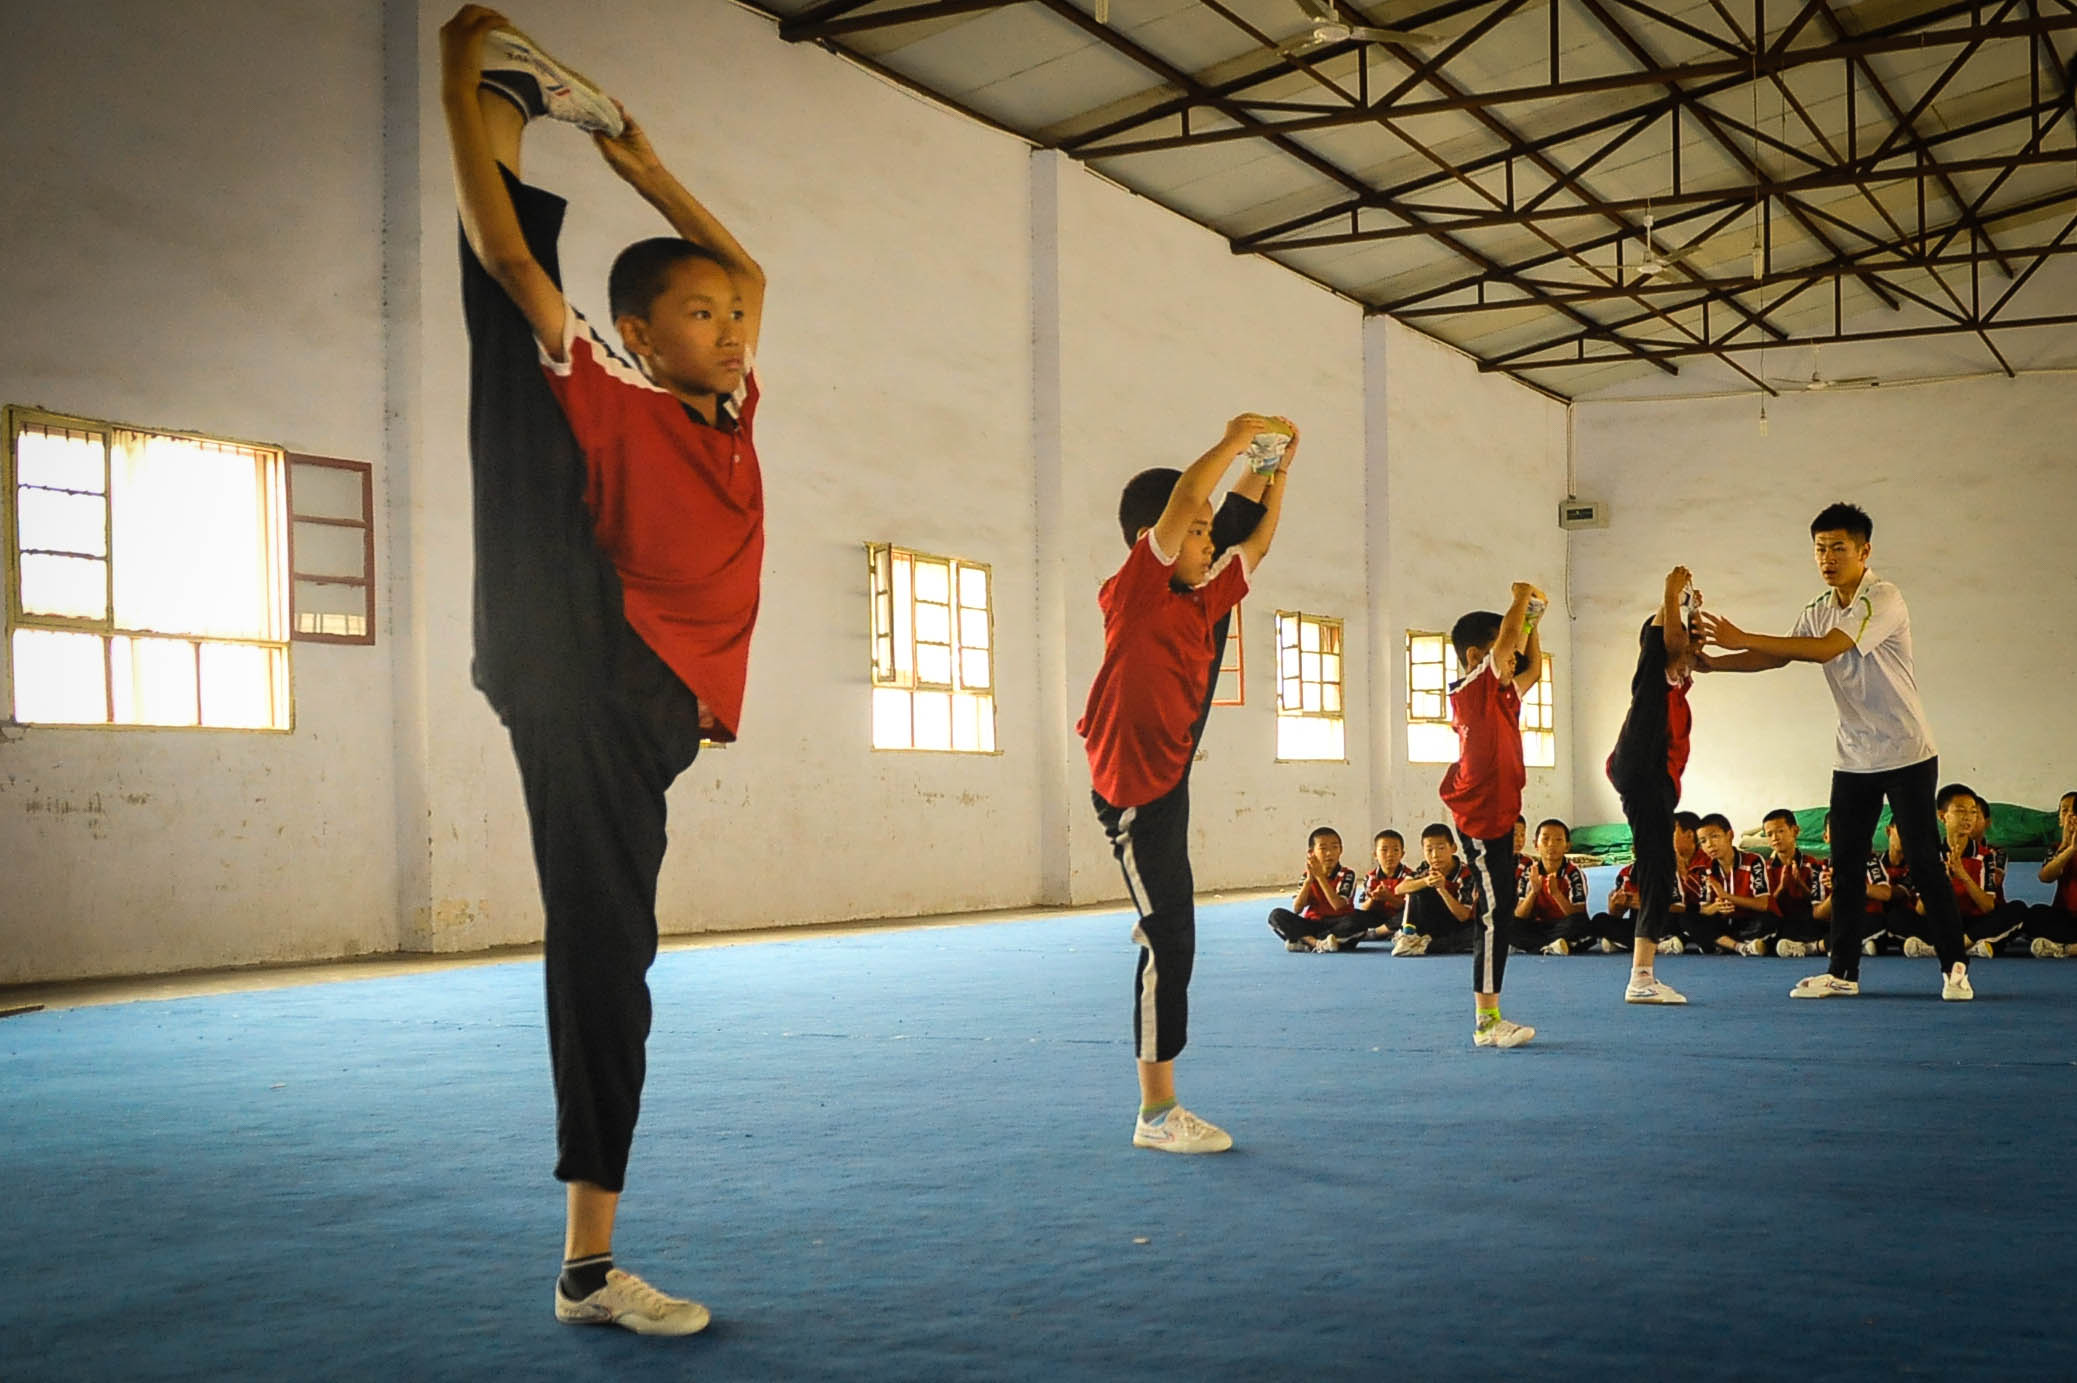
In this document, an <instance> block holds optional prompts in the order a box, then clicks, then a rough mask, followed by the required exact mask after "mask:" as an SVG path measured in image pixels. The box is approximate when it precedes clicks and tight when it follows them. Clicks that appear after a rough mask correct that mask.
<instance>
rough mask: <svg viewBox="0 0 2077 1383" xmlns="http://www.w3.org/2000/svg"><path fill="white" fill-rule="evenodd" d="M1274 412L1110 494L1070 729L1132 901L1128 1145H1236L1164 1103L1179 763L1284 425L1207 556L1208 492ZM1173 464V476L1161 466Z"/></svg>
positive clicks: (1238, 590)
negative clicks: (1082, 688)
mask: <svg viewBox="0 0 2077 1383" xmlns="http://www.w3.org/2000/svg"><path fill="white" fill-rule="evenodd" d="M1269 426H1270V421H1269V420H1268V419H1266V418H1263V417H1261V416H1259V415H1257V414H1253V413H1244V414H1242V415H1241V416H1239V417H1237V418H1235V419H1234V420H1233V421H1232V422H1230V423H1228V424H1227V425H1226V435H1225V436H1224V437H1223V438H1221V439H1220V440H1219V443H1218V445H1217V446H1215V447H1213V448H1212V449H1211V450H1210V451H1208V452H1206V453H1205V454H1204V455H1202V456H1200V457H1198V458H1197V460H1196V461H1194V462H1192V463H1191V464H1190V467H1189V469H1188V470H1185V471H1184V472H1183V473H1182V474H1181V475H1180V476H1178V477H1177V478H1176V479H1175V480H1174V482H1173V483H1172V484H1171V483H1169V482H1168V480H1167V475H1166V474H1161V473H1149V474H1153V475H1154V476H1155V479H1156V481H1157V482H1158V483H1157V484H1151V485H1150V484H1147V483H1144V482H1145V481H1146V480H1147V475H1146V474H1143V475H1139V476H1135V477H1133V479H1132V480H1131V481H1130V482H1128V483H1127V484H1126V486H1125V491H1124V493H1123V494H1122V495H1121V496H1120V497H1119V503H1118V526H1119V528H1120V530H1121V534H1122V536H1123V537H1124V539H1125V543H1126V546H1127V547H1129V548H1130V549H1131V552H1130V554H1129V555H1128V556H1127V557H1126V559H1125V564H1124V565H1123V566H1122V567H1120V568H1118V571H1117V574H1116V575H1114V576H1112V577H1111V579H1110V580H1108V581H1106V582H1105V583H1104V585H1103V589H1102V591H1101V592H1099V593H1098V595H1097V604H1098V606H1099V607H1100V608H1101V609H1102V611H1103V664H1102V666H1100V667H1099V668H1098V669H1097V671H1096V680H1095V682H1094V683H1093V684H1092V685H1091V686H1090V688H1089V701H1088V705H1087V708H1086V709H1085V710H1084V711H1083V713H1082V719H1081V722H1080V723H1079V724H1077V725H1076V726H1075V732H1076V733H1077V734H1079V735H1081V736H1082V738H1083V740H1084V742H1085V746H1086V748H1087V750H1088V753H1089V776H1090V780H1091V785H1092V791H1091V794H1090V795H1091V797H1092V798H1093V799H1094V801H1095V806H1096V816H1097V819H1098V820H1099V821H1101V822H1102V823H1103V827H1104V832H1105V834H1106V835H1108V836H1109V837H1110V841H1111V850H1112V853H1113V854H1115V855H1116V856H1117V859H1118V864H1119V866H1120V867H1121V868H1122V869H1123V870H1124V872H1125V886H1126V889H1127V890H1128V891H1129V892H1130V893H1131V895H1132V903H1133V907H1134V908H1135V909H1136V910H1137V911H1138V913H1139V925H1138V926H1136V927H1134V928H1133V931H1132V939H1133V940H1134V941H1136V942H1138V943H1139V965H1138V968H1137V970H1136V971H1135V972H1134V975H1133V1004H1132V1034H1133V1050H1134V1055H1135V1056H1137V1058H1138V1061H1139V1087H1140V1108H1139V1120H1138V1122H1137V1123H1136V1124H1135V1125H1134V1128H1133V1134H1132V1142H1133V1146H1135V1147H1141V1148H1158V1149H1160V1150H1161V1151H1163V1152H1177V1153H1215V1152H1224V1151H1226V1150H1227V1149H1228V1148H1230V1147H1232V1146H1233V1139H1232V1137H1231V1136H1230V1135H1229V1134H1228V1133H1227V1132H1226V1131H1225V1130H1224V1129H1222V1128H1219V1127H1218V1126H1217V1125H1215V1124H1211V1123H1209V1122H1207V1121H1205V1120H1203V1119H1200V1118H1198V1117H1197V1116H1196V1115H1195V1114H1192V1113H1191V1112H1190V1111H1189V1110H1187V1109H1184V1108H1183V1107H1182V1106H1181V1105H1180V1104H1178V1103H1177V1102H1176V1091H1175V1059H1176V1057H1177V1056H1178V1055H1180V1054H1181V1052H1182V1050H1183V1045H1184V1043H1185V1041H1186V1040H1187V1038H1188V1032H1187V1029H1188V1026H1189V1017H1190V970H1191V966H1192V963H1193V962H1194V960H1195V958H1196V953H1197V911H1196V898H1195V885H1194V882H1193V880H1192V878H1191V874H1190V761H1191V756H1192V755H1193V754H1195V753H1196V750H1197V738H1198V734H1199V733H1200V732H1201V730H1202V728H1203V723H1204V722H1203V719H1202V713H1203V709H1204V706H1205V702H1206V698H1207V696H1208V694H1209V693H1208V690H1207V679H1208V678H1210V677H1211V676H1212V675H1213V674H1214V672H1215V670H1216V667H1217V653H1216V641H1215V635H1216V631H1217V629H1218V627H1219V622H1220V620H1221V619H1223V618H1224V617H1225V616H1226V615H1227V614H1229V613H1230V612H1231V611H1232V609H1233V607H1234V606H1235V605H1237V604H1239V603H1240V599H1241V597H1242V596H1244V595H1246V594H1247V589H1248V579H1249V576H1250V575H1251V574H1252V573H1253V571H1254V569H1255V567H1256V566H1257V565H1258V564H1259V563H1260V562H1261V560H1262V558H1263V556H1264V555H1265V554H1267V553H1268V551H1269V543H1270V539H1271V538H1272V537H1274V536H1275V534H1276V526H1277V519H1278V518H1279V516H1280V515H1281V514H1282V513H1283V506H1284V484H1283V481H1284V477H1285V473H1286V472H1287V471H1289V470H1290V467H1291V463H1292V461H1293V460H1295V459H1296V457H1297V453H1298V439H1297V435H1296V432H1295V430H1294V432H1293V435H1292V440H1291V443H1290V445H1289V446H1288V447H1287V448H1286V449H1285V451H1284V456H1283V460H1282V461H1281V462H1280V463H1279V464H1278V467H1277V469H1276V471H1275V472H1274V473H1272V474H1271V475H1270V477H1269V480H1268V484H1267V487H1266V489H1265V490H1264V492H1263V497H1262V501H1261V503H1262V515H1261V518H1260V519H1259V520H1258V521H1257V522H1256V524H1255V527H1254V531H1253V532H1252V533H1250V534H1249V535H1248V536H1247V537H1246V538H1244V539H1242V540H1241V541H1240V542H1239V543H1236V544H1235V545H1234V546H1233V547H1232V548H1231V549H1230V550H1229V551H1227V552H1226V553H1225V555H1223V556H1220V557H1217V558H1216V559H1215V558H1214V555H1213V554H1214V538H1213V533H1212V528H1213V517H1212V506H1211V495H1212V491H1213V490H1215V489H1216V488H1218V484H1219V478H1220V477H1221V476H1223V475H1225V473H1226V471H1227V469H1228V468H1229V467H1230V466H1232V464H1233V461H1234V458H1235V457H1237V456H1239V455H1240V454H1241V453H1242V452H1243V451H1245V450H1247V448H1248V445H1249V443H1251V442H1252V441H1254V439H1255V436H1256V434H1257V433H1260V432H1263V431H1265V430H1267V429H1268V427H1269ZM1169 474H1172V472H1171V473H1169Z"/></svg>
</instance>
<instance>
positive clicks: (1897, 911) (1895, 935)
mask: <svg viewBox="0 0 2077 1383" xmlns="http://www.w3.org/2000/svg"><path fill="white" fill-rule="evenodd" d="M1887 839H1888V841H1889V844H1888V845H1887V846H1886V847H1885V848H1884V850H1883V853H1882V854H1881V855H1880V856H1878V857H1877V860H1878V862H1879V863H1880V864H1881V865H1882V875H1883V877H1884V878H1885V879H1887V880H1889V901H1888V902H1886V903H1884V904H1883V905H1882V931H1880V932H1878V933H1876V934H1875V935H1873V936H1871V937H1870V938H1869V941H1873V942H1875V943H1876V945H1875V949H1874V950H1873V951H1871V950H1869V949H1868V943H1867V942H1866V941H1864V942H1862V943H1861V954H1863V955H1869V956H1873V955H1879V954H1881V953H1882V952H1883V951H1885V950H1888V949H1889V948H1891V947H1893V946H1894V947H1896V948H1898V949H1902V947H1903V945H1904V938H1905V937H1907V936H1909V935H1911V934H1912V933H1913V932H1915V931H1917V930H1918V918H1919V911H1918V892H1917V890H1916V889H1915V888H1914V887H1913V886H1912V883H1911V865H1910V863H1909V862H1908V861H1907V860H1906V859H1905V858H1904V839H1903V837H1902V836H1900V835H1898V834H1897V827H1896V824H1895V823H1894V822H1892V823H1890V825H1889V826H1888V828H1887Z"/></svg>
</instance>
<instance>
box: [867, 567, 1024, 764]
mask: <svg viewBox="0 0 2077 1383" xmlns="http://www.w3.org/2000/svg"><path fill="white" fill-rule="evenodd" d="M866 565H867V568H868V572H869V577H870V587H871V591H872V613H871V619H872V626H871V633H872V692H873V748H875V749H924V750H942V751H946V752H952V753H967V754H993V753H995V752H996V746H995V613H994V604H993V599H992V596H993V585H994V576H993V573H992V572H991V570H990V568H989V567H988V566H987V565H985V564H984V563H980V562H969V561H966V560H965V559H963V558H957V557H937V556H933V555H931V554H929V553H924V552H915V551H912V550H910V549H908V548H902V547H896V546H894V545H893V544H891V543H867V544H866Z"/></svg>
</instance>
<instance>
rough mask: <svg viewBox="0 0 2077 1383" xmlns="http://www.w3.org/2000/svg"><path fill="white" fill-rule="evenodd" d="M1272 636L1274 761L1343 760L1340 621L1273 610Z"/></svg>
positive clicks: (1344, 756)
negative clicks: (1274, 662)
mask: <svg viewBox="0 0 2077 1383" xmlns="http://www.w3.org/2000/svg"><path fill="white" fill-rule="evenodd" d="M1276 630H1277V635H1276V641H1277V698H1276V716H1277V720H1276V756H1277V757H1278V758H1279V759H1346V758H1347V757H1348V748H1347V731H1346V727H1345V723H1344V720H1343V704H1344V703H1343V687H1342V637H1341V636H1342V627H1341V621H1340V620H1338V619H1333V618H1331V617H1329V616H1326V615H1308V614H1302V613H1300V612H1298V611H1295V610H1279V611H1277V615H1276Z"/></svg>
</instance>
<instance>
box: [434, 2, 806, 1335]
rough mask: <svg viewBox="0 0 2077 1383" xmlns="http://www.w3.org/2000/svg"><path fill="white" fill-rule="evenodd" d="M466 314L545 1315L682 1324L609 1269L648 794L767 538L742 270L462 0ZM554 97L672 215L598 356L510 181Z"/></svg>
mask: <svg viewBox="0 0 2077 1383" xmlns="http://www.w3.org/2000/svg"><path fill="white" fill-rule="evenodd" d="M440 47H441V66H442V74H441V75H442V84H441V85H442V90H441V97H442V104H443V106H444V108H445V111H446V117H447V128H448V133H449V137H450V141H451V144H452V147H453V156H454V178H455V190H456V197H457V200H458V202H459V204H460V210H461V222H462V235H463V240H464V245H463V252H462V303H463V310H464V314H465V316H466V319H467V324H468V329H469V354H470V399H469V447H470V464H471V469H472V472H473V478H474V482H475V511H476V512H475V519H476V523H475V540H476V649H475V652H476V658H475V669H474V670H475V677H476V682H477V685H478V686H480V687H481V688H482V689H483V691H484V694H485V695H486V696H487V697H488V698H489V699H490V702H491V705H492V707H493V708H494V709H495V710H496V711H497V713H498V716H499V718H500V719H501V720H502V721H503V722H504V724H505V727H506V729H507V731H508V732H509V733H510V734H511V737H512V748H513V752H514V755H515V757H516V758H517V759H518V761H519V774H520V782H521V786H522V788H523V790H524V793H525V799H526V807H527V819H528V822H529V824H530V826H531V828H532V833H533V846H534V863H535V866H536V868H537V870H538V872H539V874H540V882H541V897H542V903H543V908H544V912H545V914H546V918H545V928H544V933H543V940H544V947H543V951H544V962H545V964H544V968H545V971H546V978H547V998H548V1036H549V1049H550V1056H551V1064H552V1067H553V1070H554V1076H555V1101H556V1144H557V1157H556V1166H555V1174H556V1176H557V1177H558V1178H559V1179H560V1180H562V1181H563V1182H564V1183H565V1184H566V1191H565V1228H564V1244H563V1271H562V1273H561V1275H560V1276H559V1277H558V1278H557V1281H556V1289H555V1314H556V1318H557V1319H558V1320H561V1321H564V1322H566V1323H569V1324H580V1325H582V1324H593V1325H618V1326H621V1327H623V1328H625V1329H628V1330H632V1331H635V1332H637V1333H641V1334H658V1335H685V1334H691V1333H692V1332H694V1331H697V1330H700V1329H703V1328H704V1327H705V1326H706V1324H707V1320H708V1314H707V1310H706V1308H705V1307H703V1306H701V1305H700V1304H699V1303H697V1302H692V1301H683V1300H679V1299H676V1298H673V1297H668V1296H666V1295H664V1294H663V1293H662V1292H659V1291H657V1290H656V1289H655V1288H653V1287H651V1286H649V1284H647V1283H646V1282H644V1281H642V1279H640V1278H638V1277H635V1276H634V1275H632V1274H630V1273H627V1272H623V1271H621V1270H619V1269H617V1268H615V1267H614V1265H613V1256H612V1240H613V1227H614V1220H615V1218H616V1215H617V1212H618V1209H619V1204H620V1195H621V1190H622V1186H623V1182H624V1178H625V1174H626V1169H627V1161H628V1151H629V1147H630V1145H631V1143H632V1141H633V1138H634V1128H635V1120H636V1115H637V1111H638V1108H639V1106H640V1102H641V1093H642V1082H643V1075H644V1070H645V1050H644V1049H645V1046H646V1041H647V1037H648V1032H649V1020H650V998H649V988H648V984H647V982H646V980H645V978H644V977H645V974H646V972H647V970H648V968H649V965H650V963H651V962H652V961H653V960H654V959H655V956H656V882H657V875H658V871H659V870H660V868H661V866H662V863H663V853H664V844H665V834H664V829H665V823H664V792H665V789H666V788H668V787H669V786H670V784H671V781H672V780H673V779H674V778H676V777H677V776H678V774H679V773H681V772H683V771H684V769H685V768H686V767H687V766H688V765H689V764H691V762H692V760H693V756H694V755H695V754H696V753H697V752H698V750H699V745H700V741H701V738H702V737H703V735H704V736H711V737H713V738H715V739H723V740H726V739H733V738H734V737H735V732H736V726H737V720H738V716H739V714H740V711H741V708H742V700H743V684H744V679H745V674H746V669H747V665H748V659H749V645H750V633H751V628H752V626H753V625H754V624H755V622H756V618H757V605H758V589H759V578H760V575H761V568H762V565H763V552H764V491H763V482H762V480H761V478H760V472H759V469H758V461H757V452H756V448H755V446H754V444H753V443H752V440H751V429H752V420H753V418H754V417H755V414H756V410H757V385H756V383H755V381H754V378H753V377H752V376H751V374H750V361H751V357H752V356H753V354H754V353H755V351H756V347H757V335H758V324H759V320H760V317H761V314H762V309H763V303H764V291H765V280H764V274H763V271H762V270H760V269H759V268H758V266H757V265H756V263H755V262H753V261H752V260H751V259H750V257H749V255H748V254H746V253H745V252H744V250H743V247H742V246H741V245H740V244H738V243H737V242H736V240H735V238H734V237H733V236H731V235H730V234H729V233H728V231H727V230H726V229H725V228H724V227H723V226H722V225H721V223H720V222H718V221H717V220H715V219H714V217H713V215H712V214H711V213H710V212H708V211H707V209H706V208H705V207H704V206H702V205H701V204H700V203H699V202H698V201H697V200H696V199H695V198H694V197H693V196H692V195H691V194H690V193H689V192H687V191H686V190H685V188H684V187H683V186H682V185H681V184H680V183H679V182H678V180H677V179H676V178H674V177H672V176H671V174H670V173H669V172H668V171H666V170H665V168H664V167H663V165H662V163H661V162H660V161H659V160H658V159H657V157H656V154H655V151H654V150H652V149H651V148H650V146H649V141H648V139H647V138H646V137H645V136H644V135H643V133H642V131H641V129H640V127H638V126H637V125H636V124H635V123H634V122H633V121H632V120H630V119H628V118H627V117H626V112H625V111H623V110H621V109H620V108H619V107H618V106H617V105H616V104H615V103H614V102H612V101H610V100H608V99H607V98H606V97H605V96H604V95H603V94H602V93H600V92H599V91H598V90H597V89H596V88H594V87H592V86H591V85H590V84H589V83H587V82H585V80H584V79H583V78H582V77H580V76H578V75H577V74H575V73H574V72H571V71H569V70H568V69H567V68H564V67H562V66H561V65H560V64H558V63H556V62H555V61H554V60H553V59H552V58H550V57H548V56H547V55H546V54H545V53H544V52H543V51H542V50H541V49H540V48H539V46H538V45H536V44H534V43H533V42H532V41H531V40H529V39H527V38H526V37H525V36H524V35H521V34H519V33H518V32H517V31H516V30H513V29H512V28H511V27H510V26H509V25H508V24H507V22H506V21H505V19H504V18H503V16H501V15H499V14H497V13H496V12H494V11H491V10H488V9H484V8H482V7H481V6H475V5H470V6H464V7H463V9H462V10H461V11H460V12H459V13H457V14H456V15H455V17H454V18H453V19H452V20H450V21H449V22H448V24H447V25H446V27H445V28H443V29H442V30H441V32H440ZM539 116H552V117H555V118H558V119H563V120H568V121H570V122H572V123H575V124H578V125H579V126H580V127H582V128H585V129H588V130H590V131H592V134H593V140H594V142H595V143H596V144H597V146H598V149H599V152H600V154H601V155H602V156H603V157H604V158H605V161H606V163H607V166H608V167H610V168H611V169H612V170H613V171H614V172H615V173H617V174H618V175H619V176H620V177H621V178H623V179H624V180H625V181H626V182H627V183H628V184H629V185H630V186H632V187H633V188H634V189H635V191H636V192H637V193H639V194H640V195H641V196H642V197H643V198H644V199H645V200H646V201H648V202H649V203H650V205H651V206H653V207H655V208H656V210H657V211H658V212H659V213H660V214H661V215H662V216H663V218H664V219H665V220H666V221H667V222H668V223H669V224H670V226H671V228H672V229H673V230H675V231H676V232H677V236H676V237H675V238H663V239H655V240H645V241H641V242H639V243H637V244H635V245H633V246H630V247H629V248H628V249H627V250H625V251H624V252H622V254H621V255H620V257H619V259H618V260H616V261H615V263H614V265H613V271H612V275H611V278H610V281H609V284H608V291H609V296H610V299H611V304H612V311H613V317H614V326H615V328H616V329H617V331H618V333H619V335H620V339H621V341H622V343H623V345H624V346H625V347H626V348H627V350H628V351H629V353H630V354H631V355H633V356H634V358H635V360H636V361H637V362H639V365H640V370H639V372H638V371H637V370H636V369H634V368H630V367H629V366H628V365H627V364H626V363H625V362H623V361H622V360H620V359H619V357H617V356H615V355H614V354H613V353H612V351H611V350H610V349H608V347H607V346H606V345H605V343H604V342H603V341H602V340H600V339H599V338H598V337H597V336H595V335H594V334H592V332H591V331H590V330H589V329H588V328H587V326H586V325H585V322H584V320H583V319H582V318H581V317H579V316H578V315H577V314H576V312H575V311H574V310H573V309H572V308H571V307H570V305H569V304H568V303H567V302H566V301H565V300H564V298H563V294H562V289H561V287H560V286H559V285H558V283H557V280H556V237H557V232H558V230H559V228H560V226H561V222H562V213H563V206H564V204H563V202H562V200H561V199H560V198H558V197H555V196H553V195H551V194H549V193H547V192H544V191H541V190H539V189H537V188H533V187H529V186H527V185H526V184H524V183H522V182H520V180H519V176H518V175H519V163H520V145H521V135H522V133H523V131H524V129H525V126H526V124H527V122H528V121H529V120H530V119H533V118H535V117H539Z"/></svg>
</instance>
